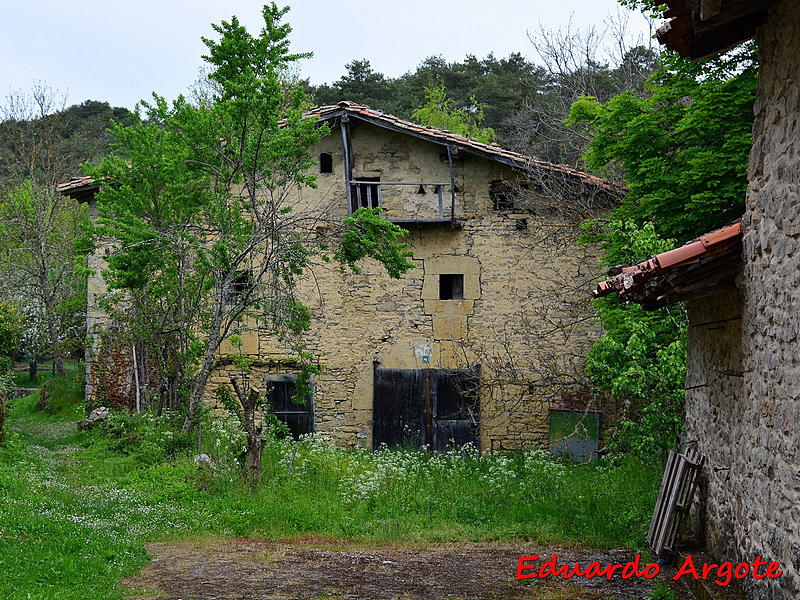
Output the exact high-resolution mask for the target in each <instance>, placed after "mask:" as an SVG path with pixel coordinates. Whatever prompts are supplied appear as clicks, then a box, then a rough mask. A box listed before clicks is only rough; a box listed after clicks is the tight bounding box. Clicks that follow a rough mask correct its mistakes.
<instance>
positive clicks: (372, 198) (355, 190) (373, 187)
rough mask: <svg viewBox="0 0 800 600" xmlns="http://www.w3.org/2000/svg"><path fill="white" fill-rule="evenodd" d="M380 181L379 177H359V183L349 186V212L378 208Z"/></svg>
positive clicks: (379, 202) (379, 203)
mask: <svg viewBox="0 0 800 600" xmlns="http://www.w3.org/2000/svg"><path fill="white" fill-rule="evenodd" d="M380 180H381V178H380V177H361V178H360V179H359V180H358V181H359V183H351V184H350V207H351V212H356V211H357V210H358V209H359V208H378V207H379V206H380V205H381V184H380ZM373 182H374V183H373Z"/></svg>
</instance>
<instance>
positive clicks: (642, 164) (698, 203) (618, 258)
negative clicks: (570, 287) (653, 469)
mask: <svg viewBox="0 0 800 600" xmlns="http://www.w3.org/2000/svg"><path fill="white" fill-rule="evenodd" d="M645 90H646V92H647V93H646V94H645V95H638V94H635V93H632V92H624V93H622V94H619V95H617V96H615V97H614V98H612V99H610V100H608V101H607V102H605V103H601V102H599V101H598V100H597V99H596V98H582V99H580V100H578V101H577V102H575V103H574V104H573V106H572V110H571V113H570V117H569V121H568V122H569V123H580V124H583V125H584V126H587V127H588V131H589V132H590V134H591V136H592V141H591V142H590V144H589V151H588V153H587V155H586V160H587V162H588V163H589V165H590V166H591V167H592V168H593V169H595V170H598V171H602V170H608V169H616V170H617V171H618V172H620V173H622V174H624V180H625V184H626V185H627V187H628V194H627V196H626V197H625V199H624V200H623V202H622V204H621V205H620V206H619V207H618V208H617V209H616V210H615V211H614V213H613V214H612V215H611V219H610V220H609V221H608V222H599V221H595V222H594V223H593V227H592V229H591V230H590V231H588V232H587V239H591V240H592V241H595V242H600V243H602V245H603V247H604V252H605V256H604V263H605V264H606V266H613V265H619V264H633V263H635V262H637V261H640V260H643V259H646V258H649V257H650V256H652V255H654V254H656V253H659V252H662V251H665V250H668V249H670V248H672V247H674V246H675V244H676V243H680V242H683V241H686V240H688V239H691V238H694V237H696V236H699V235H700V234H702V233H704V232H707V231H709V230H711V229H714V228H716V227H719V226H721V225H724V224H725V223H726V222H728V221H730V220H732V219H734V218H737V217H739V216H741V214H742V212H743V210H744V207H743V201H744V197H745V190H746V186H747V177H746V170H747V161H748V153H749V149H750V146H751V130H752V123H753V111H752V106H753V102H754V99H755V91H756V65H755V61H754V55H753V54H752V48H750V47H747V46H745V47H740V48H738V49H734V50H732V51H730V52H728V53H726V54H723V55H720V56H718V57H716V58H713V59H708V60H704V61H699V62H697V63H691V62H689V61H688V60H686V59H682V58H680V57H678V56H676V55H674V54H672V53H664V54H662V57H661V61H660V65H659V68H658V69H657V70H656V72H655V73H654V74H653V76H652V77H651V78H650V79H649V80H648V82H647V85H646V88H645ZM597 304H598V307H599V310H600V319H601V321H602V323H603V326H604V328H605V330H606V334H605V335H604V336H603V338H601V339H600V340H599V341H598V342H597V343H596V344H595V345H594V347H593V348H592V350H591V352H590V353H589V356H588V358H587V371H588V373H589V375H590V377H591V378H592V380H593V382H594V384H595V385H596V386H597V387H598V388H601V389H605V390H609V391H610V392H611V394H612V396H613V397H614V399H615V400H616V401H617V402H618V403H619V405H620V406H621V408H622V415H623V419H622V420H621V421H620V422H619V423H618V427H617V433H616V435H612V436H611V444H612V446H616V447H617V448H620V449H624V450H628V451H633V452H636V453H637V454H638V455H639V456H641V457H644V458H652V457H653V456H657V455H659V454H660V455H661V456H662V457H663V456H665V455H666V452H667V450H669V449H671V448H673V447H674V446H675V445H676V444H677V440H678V436H679V435H680V432H681V430H682V427H683V402H684V395H685V393H684V389H683V388H684V380H685V359H686V328H687V325H688V319H687V316H686V310H685V307H684V306H683V305H676V306H671V307H667V308H662V309H660V310H657V311H653V312H645V311H643V310H642V309H641V307H639V306H637V305H629V306H622V305H621V304H620V302H619V300H618V299H617V298H615V297H607V298H603V299H601V300H598V301H597Z"/></svg>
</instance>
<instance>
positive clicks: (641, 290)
mask: <svg viewBox="0 0 800 600" xmlns="http://www.w3.org/2000/svg"><path fill="white" fill-rule="evenodd" d="M741 243H742V221H741V219H739V220H737V221H734V222H733V223H731V224H730V225H726V226H725V227H722V228H721V229H717V230H715V231H712V232H710V233H707V234H705V235H701V236H700V237H699V238H697V239H695V240H692V241H690V242H687V243H686V244H684V245H683V246H680V247H678V248H675V249H674V250H669V251H667V252H662V253H661V254H657V255H655V256H653V257H652V258H650V259H648V260H645V261H642V262H640V263H638V264H636V265H633V266H629V267H623V266H618V267H612V268H611V269H610V270H609V273H608V274H609V275H611V276H612V277H611V278H610V279H608V280H606V281H602V282H600V283H598V284H597V287H596V288H595V289H594V291H593V292H592V293H593V295H594V296H595V298H599V297H601V296H607V295H609V294H611V293H613V292H616V293H617V294H618V295H619V297H620V298H621V299H623V300H629V301H633V302H638V303H640V304H642V305H643V306H645V308H657V307H658V306H663V305H665V304H669V303H671V302H677V301H680V300H684V299H686V298H689V297H691V296H692V294H693V293H699V291H701V290H702V291H703V292H708V291H709V289H710V288H711V287H713V285H716V284H717V283H719V282H720V281H722V280H723V279H725V278H729V277H730V275H731V271H730V270H728V271H725V272H724V273H723V272H722V271H723V267H724V268H725V269H728V268H729V267H731V266H732V265H735V264H738V258H739V246H740V245H741ZM689 270H691V271H692V276H691V282H689V280H688V279H687V277H685V275H686V273H687V272H688V271H689ZM704 280H705V283H706V284H707V285H705V286H704V285H703V281H704Z"/></svg>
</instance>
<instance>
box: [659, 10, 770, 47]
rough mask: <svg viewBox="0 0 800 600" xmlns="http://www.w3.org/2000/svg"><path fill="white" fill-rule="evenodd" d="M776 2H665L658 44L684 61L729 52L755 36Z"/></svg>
mask: <svg viewBox="0 0 800 600" xmlns="http://www.w3.org/2000/svg"><path fill="white" fill-rule="evenodd" d="M775 1H776V0H749V1H747V2H744V1H741V0H718V2H716V3H714V2H709V3H703V4H702V5H701V3H700V2H699V0H666V2H665V4H666V5H667V10H666V11H664V18H665V19H668V20H667V21H665V22H664V23H663V24H662V25H661V26H660V27H659V28H658V30H657V31H656V37H657V38H658V41H659V42H660V43H662V44H664V45H665V46H666V47H667V48H669V49H670V50H675V51H676V52H677V53H678V54H680V55H681V56H684V57H689V58H691V59H692V60H697V59H700V58H703V57H706V56H710V55H712V54H715V53H717V52H720V51H722V50H725V49H727V48H731V47H732V46H735V45H737V44H739V43H741V42H743V41H745V40H748V39H750V38H751V37H753V36H754V35H755V31H756V27H757V26H758V25H760V24H761V23H762V22H763V21H764V19H765V18H766V14H767V9H768V8H769V7H770V5H772V4H773V3H774V2H775Z"/></svg>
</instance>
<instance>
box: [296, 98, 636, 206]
mask: <svg viewBox="0 0 800 600" xmlns="http://www.w3.org/2000/svg"><path fill="white" fill-rule="evenodd" d="M305 114H306V116H309V117H319V118H320V119H322V120H327V119H332V118H335V117H338V116H341V115H342V114H348V115H351V116H354V117H356V118H362V119H364V120H367V121H369V122H372V123H375V124H377V125H383V126H386V127H389V128H393V129H398V130H401V131H408V132H411V133H414V134H418V135H422V136H424V137H426V138H428V139H430V140H431V141H434V142H438V143H442V142H444V143H450V144H453V145H455V146H457V147H459V148H460V149H463V150H465V151H467V152H474V153H476V154H481V155H484V156H487V157H488V158H494V159H497V160H501V161H502V162H506V163H511V164H513V165H514V166H518V167H522V168H536V169H541V170H543V171H549V172H551V173H554V174H561V175H566V176H568V177H572V178H575V179H578V180H580V181H583V182H585V183H589V184H591V185H595V186H597V187H600V188H603V189H605V190H607V191H609V192H611V193H613V194H622V193H624V191H625V190H624V188H623V187H621V186H619V185H617V184H614V183H612V182H610V181H606V180H605V179H602V178H600V177H596V176H595V175H591V174H589V173H584V172H583V171H579V170H578V169H575V168H573V167H569V166H567V165H556V164H553V163H549V162H545V161H541V160H536V159H534V158H531V157H529V156H526V155H524V154H520V153H519V152H513V151H511V150H506V149H505V148H502V147H500V146H498V145H497V144H496V143H491V144H484V143H482V142H479V141H477V140H472V139H470V138H467V137H464V136H463V135H459V134H456V133H453V132H451V131H447V130H445V129H438V128H436V127H430V126H425V125H419V124H417V123H413V122H411V121H406V120H405V119H401V118H399V117H395V116H394V115H389V114H386V113H384V112H383V111H380V110H375V109H372V108H370V107H368V106H364V105H362V104H356V103H354V102H347V101H343V102H339V103H338V104H331V105H327V106H318V107H317V108H313V109H311V110H309V111H307V112H306V113H305Z"/></svg>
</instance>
